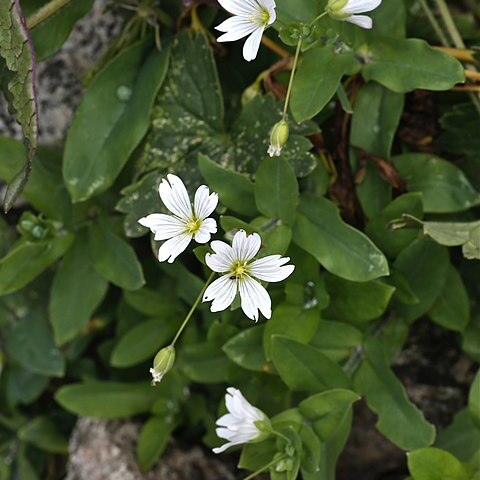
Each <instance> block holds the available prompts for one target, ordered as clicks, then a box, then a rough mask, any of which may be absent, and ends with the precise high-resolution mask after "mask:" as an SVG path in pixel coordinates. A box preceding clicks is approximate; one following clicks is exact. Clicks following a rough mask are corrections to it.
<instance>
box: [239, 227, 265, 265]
mask: <svg viewBox="0 0 480 480" xmlns="http://www.w3.org/2000/svg"><path fill="white" fill-rule="evenodd" d="M261 245H262V239H261V238H260V235H259V234H258V233H252V234H251V235H248V237H247V234H246V233H245V231H244V230H239V231H238V232H237V233H236V234H235V235H234V237H233V241H232V248H233V258H234V260H245V261H247V260H251V259H252V258H253V257H254V256H255V255H256V254H257V253H258V251H259V250H260V246H261Z"/></svg>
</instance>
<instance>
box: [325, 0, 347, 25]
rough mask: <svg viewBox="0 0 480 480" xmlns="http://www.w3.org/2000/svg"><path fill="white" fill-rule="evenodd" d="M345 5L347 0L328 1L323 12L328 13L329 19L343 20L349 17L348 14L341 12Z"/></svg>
mask: <svg viewBox="0 0 480 480" xmlns="http://www.w3.org/2000/svg"><path fill="white" fill-rule="evenodd" d="M347 3H348V0H328V3H327V6H326V7H325V11H326V12H328V14H329V15H330V16H331V17H334V18H336V19H339V20H343V19H345V18H347V17H350V15H351V14H349V13H345V12H344V10H343V9H344V7H345V6H346V5H347Z"/></svg>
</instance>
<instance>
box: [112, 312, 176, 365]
mask: <svg viewBox="0 0 480 480" xmlns="http://www.w3.org/2000/svg"><path fill="white" fill-rule="evenodd" d="M177 327H178V325H177V322H172V321H170V319H168V318H155V319H152V320H147V321H145V322H142V323H141V324H140V325H137V326H135V327H133V328H132V329H131V330H129V331H128V332H127V333H126V334H125V335H123V337H121V338H120V340H119V341H118V343H117V344H116V345H115V348H114V349H113V352H112V355H111V357H110V364H111V365H112V366H113V367H118V368H125V367H131V366H132V365H136V364H138V363H141V362H143V361H144V360H147V359H148V358H152V361H153V357H154V356H155V354H156V353H157V352H158V351H159V350H160V348H161V347H163V346H164V345H166V344H167V342H168V341H169V340H170V339H171V338H172V337H173V335H174V334H175V329H176V328H177Z"/></svg>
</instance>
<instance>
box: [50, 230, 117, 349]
mask: <svg viewBox="0 0 480 480" xmlns="http://www.w3.org/2000/svg"><path fill="white" fill-rule="evenodd" d="M85 242H86V236H85V235H81V236H77V238H76V240H75V242H74V244H73V246H72V247H71V248H70V250H69V251H68V252H67V254H66V255H65V257H64V258H63V260H62V263H61V265H60V268H59V269H58V271H57V273H56V275H55V277H54V279H53V283H52V287H51V290H50V301H49V306H48V311H49V315H50V322H51V324H52V327H53V333H54V337H55V343H56V344H57V345H62V344H64V343H65V342H67V341H69V340H71V339H72V338H74V337H75V336H76V335H77V334H78V333H79V332H80V331H81V330H82V329H83V328H84V327H85V326H86V324H87V322H88V320H89V319H90V318H91V316H92V314H93V312H94V311H95V309H96V308H97V307H98V305H99V304H100V302H101V301H102V299H103V297H104V296H105V294H106V293H107V288H108V282H107V281H106V280H105V279H104V278H103V277H102V276H100V275H99V274H98V273H97V272H96V270H95V269H94V267H93V264H92V262H91V260H90V257H89V255H88V249H86V248H85ZM79 292H81V295H79Z"/></svg>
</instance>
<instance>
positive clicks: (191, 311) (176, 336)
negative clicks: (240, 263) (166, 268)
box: [170, 272, 215, 347]
mask: <svg viewBox="0 0 480 480" xmlns="http://www.w3.org/2000/svg"><path fill="white" fill-rule="evenodd" d="M214 275H215V272H212V273H211V274H210V276H209V277H208V279H207V281H206V282H205V285H204V286H203V288H202V290H201V291H200V293H199V294H198V297H197V299H196V300H195V302H194V303H193V305H192V308H191V309H190V311H189V312H188V313H187V316H186V317H185V320H184V321H183V323H182V324H181V325H180V328H179V329H178V332H177V334H176V335H175V337H174V338H173V340H172V343H171V344H170V345H171V346H172V347H173V346H174V345H175V342H176V341H177V340H178V337H180V335H181V334H182V332H183V330H184V329H185V327H186V326H187V324H188V322H189V320H190V318H191V317H192V315H193V312H194V311H195V309H196V308H197V307H198V304H199V303H200V302H201V300H202V297H203V294H204V293H205V290H206V289H207V287H208V286H209V285H210V282H211V281H212V280H213V277H214Z"/></svg>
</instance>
